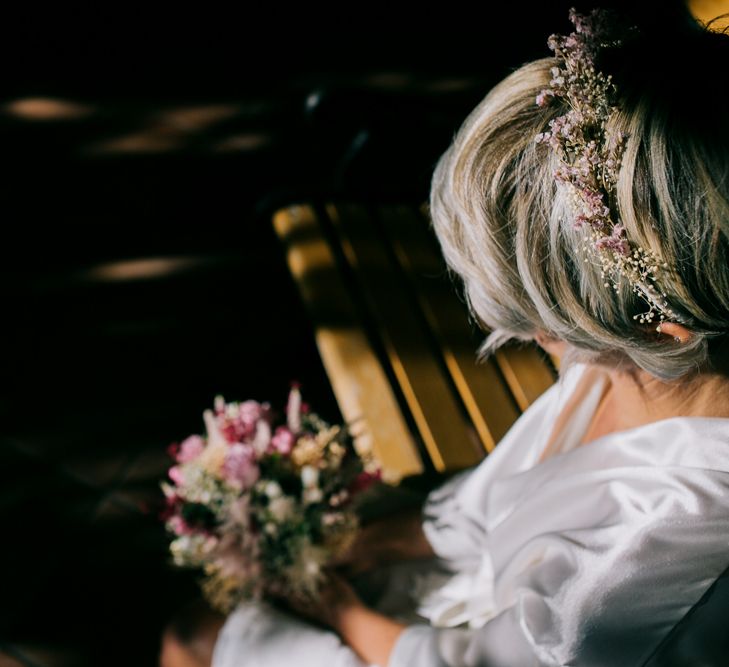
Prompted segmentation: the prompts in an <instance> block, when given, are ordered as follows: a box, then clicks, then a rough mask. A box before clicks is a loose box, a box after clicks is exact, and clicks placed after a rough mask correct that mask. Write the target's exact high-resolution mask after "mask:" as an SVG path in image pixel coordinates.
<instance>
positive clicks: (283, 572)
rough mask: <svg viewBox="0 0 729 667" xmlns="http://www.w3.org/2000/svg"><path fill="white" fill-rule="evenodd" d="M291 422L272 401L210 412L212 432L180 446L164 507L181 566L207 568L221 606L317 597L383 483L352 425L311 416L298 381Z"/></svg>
mask: <svg viewBox="0 0 729 667" xmlns="http://www.w3.org/2000/svg"><path fill="white" fill-rule="evenodd" d="M285 412H286V414H285V419H282V420H280V421H281V422H283V423H277V420H276V419H275V418H274V412H273V411H272V409H271V406H270V405H269V404H268V403H259V402H256V401H244V402H240V403H238V402H231V403H226V402H225V400H224V399H223V397H222V396H216V397H215V401H214V409H213V410H209V409H208V410H205V411H204V413H203V419H204V422H205V427H206V431H207V433H206V435H204V436H200V435H191V436H189V437H188V438H186V439H185V440H183V441H182V442H181V443H179V444H177V443H173V445H172V446H171V454H172V456H173V458H174V461H175V464H174V466H173V467H172V468H170V470H169V477H170V480H171V482H172V483H169V482H164V483H163V484H162V490H163V491H164V494H165V498H166V509H165V511H164V513H163V519H164V520H165V523H166V526H167V528H168V530H169V531H170V532H171V533H173V534H174V539H173V541H172V542H171V544H170V550H171V553H172V557H173V562H174V563H175V565H178V566H181V567H194V568H201V569H202V570H203V573H204V578H203V583H202V586H203V592H204V593H205V595H206V597H207V598H208V600H209V601H210V602H211V604H213V605H214V606H215V607H216V608H218V609H220V610H221V611H223V612H227V611H230V610H231V609H232V608H233V607H234V606H235V605H236V604H237V603H238V602H239V601H242V600H248V599H260V598H261V597H264V596H277V597H281V596H283V597H291V596H296V597H306V596H310V597H311V596H316V594H317V590H318V588H319V586H320V584H321V583H322V582H323V580H324V577H325V574H324V568H325V567H326V566H327V565H328V564H329V563H330V562H332V561H333V560H334V559H335V558H336V557H337V556H338V555H339V554H341V553H343V551H345V550H346V549H347V548H348V546H349V545H350V544H351V542H352V540H353V538H354V536H355V533H356V531H357V528H358V521H357V515H356V513H355V506H354V502H353V501H354V500H355V498H356V496H357V495H358V494H359V493H361V492H362V491H363V490H364V489H366V488H368V487H369V486H370V485H371V484H372V483H373V482H374V481H376V480H377V479H379V477H380V472H379V469H378V468H377V466H376V464H375V463H374V461H373V460H372V459H371V457H369V456H368V455H366V454H360V453H358V452H357V451H356V449H355V447H354V441H353V438H352V436H351V434H350V433H349V431H348V429H347V428H346V427H343V426H336V425H334V426H332V425H330V424H328V423H326V422H325V421H324V420H322V419H321V418H320V417H319V416H317V415H316V414H314V413H312V412H310V411H309V410H308V408H307V406H306V405H305V404H303V403H302V401H301V394H300V392H299V390H298V388H297V387H293V388H292V390H291V392H290V394H289V399H288V404H287V407H286V411H285Z"/></svg>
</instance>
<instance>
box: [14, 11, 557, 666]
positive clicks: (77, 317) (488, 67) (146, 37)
mask: <svg viewBox="0 0 729 667" xmlns="http://www.w3.org/2000/svg"><path fill="white" fill-rule="evenodd" d="M569 4H570V3H560V2H554V3H553V2H550V3H535V4H534V5H525V4H516V3H513V4H512V5H509V6H503V5H498V7H494V6H489V5H488V4H484V5H482V6H481V7H480V8H478V11H477V13H475V14H474V9H473V8H471V9H465V8H458V7H455V6H449V7H441V8H440V14H436V15H433V16H426V15H425V14H423V13H422V11H421V8H418V9H417V12H416V11H415V10H413V12H410V14H409V16H407V17H397V19H396V18H395V16H394V12H393V10H392V7H390V8H388V9H387V10H383V11H381V12H377V11H375V9H374V8H372V7H368V8H367V11H366V12H364V11H363V10H362V9H361V8H360V9H357V8H356V7H354V6H347V7H346V11H345V8H344V7H342V8H340V10H332V12H331V13H330V14H328V15H324V14H322V15H320V16H319V15H314V14H313V12H311V11H310V9H309V8H308V7H307V8H302V10H300V11H299V15H298V16H293V15H292V14H291V13H290V11H289V10H288V9H286V8H284V7H273V8H271V10H270V15H263V12H260V13H256V14H255V15H254V14H253V13H251V10H250V8H246V7H238V8H237V9H238V10H239V11H241V12H242V13H241V14H238V15H233V14H228V15H226V14H224V13H219V12H216V11H215V10H213V9H208V10H205V11H204V12H203V11H202V9H201V8H200V7H197V8H196V9H195V12H196V13H194V14H192V13H189V14H188V13H185V12H186V11H190V12H192V9H190V10H185V9H184V8H182V6H181V5H178V6H177V7H175V8H171V9H170V10H169V13H162V14H161V15H159V16H155V17H154V19H152V18H151V17H150V15H149V9H148V8H147V9H144V10H141V9H140V10H138V11H134V10H132V9H130V8H129V7H125V9H124V12H123V13H122V12H121V11H119V12H118V13H117V12H115V11H113V10H109V11H107V14H106V15H104V16H102V15H100V14H99V15H93V14H91V13H89V12H88V11H87V12H79V14H78V16H75V15H73V14H72V13H71V11H70V10H69V11H68V13H66V14H65V15H63V16H51V15H49V14H48V13H46V12H45V10H42V9H41V8H35V9H34V10H33V11H34V12H35V15H31V16H25V17H23V19H22V20H20V19H17V20H16V19H11V18H10V17H8V16H6V17H5V19H6V20H5V23H4V26H3V28H2V35H1V39H0V41H1V42H2V43H1V45H0V63H2V76H1V77H0V106H1V109H0V161H1V162H2V178H0V212H1V215H2V223H1V224H2V241H1V242H0V253H1V258H2V261H0V296H1V297H2V305H3V314H4V317H3V321H2V334H1V336H2V340H1V341H0V343H1V345H0V369H1V371H2V379H3V382H2V390H1V391H2V393H1V394H0V416H1V418H2V420H1V422H0V423H1V424H2V427H1V431H0V436H1V437H2V441H1V442H0V480H1V481H0V531H1V532H0V535H1V536H2V537H0V539H1V540H2V544H1V546H0V550H1V551H0V559H1V560H0V665H3V666H5V665H17V664H23V665H34V666H41V665H43V666H52V665H77V664H78V665H107V666H113V665H153V664H156V656H157V651H158V639H159V634H160V631H161V628H162V627H163V625H164V623H165V621H166V620H167V619H168V618H169V616H170V614H171V613H172V612H173V611H174V610H175V609H176V608H178V607H179V606H180V604H182V603H183V602H184V601H185V600H187V599H189V598H190V597H191V596H193V595H194V594H195V584H194V580H193V579H192V577H191V576H190V575H189V574H188V573H180V572H175V571H173V570H172V569H171V568H170V567H169V565H168V563H167V555H166V544H167V541H166V537H165V535H164V531H163V527H162V525H161V524H160V522H159V520H158V518H157V505H158V502H159V496H160V492H159V486H158V485H159V481H160V479H161V478H162V477H163V476H164V473H165V469H166V467H167V465H168V460H167V458H166V454H165V449H166V447H167V445H168V444H169V443H170V442H172V441H173V440H179V439H180V438H182V437H184V436H186V435H188V434H189V433H192V432H199V431H200V430H201V428H202V421H201V414H202V410H203V409H204V408H206V407H209V406H210V405H211V404H212V400H213V396H214V395H215V394H217V393H222V394H223V395H224V396H225V397H226V398H229V399H230V400H243V399H246V398H256V399H260V400H264V399H267V400H270V401H272V402H273V403H275V404H282V402H283V400H284V398H285V395H286V393H287V391H288V386H289V381H290V380H291V379H298V380H300V381H301V382H302V384H303V391H304V393H305V396H306V397H307V398H308V400H309V401H310V402H311V403H312V404H314V405H315V406H316V408H317V409H318V411H319V412H321V413H323V414H324V415H325V416H327V417H329V418H331V419H337V409H336V404H335V402H334V400H333V397H332V395H331V391H330V389H329V384H328V381H327V379H326V376H325V374H324V372H323V369H322V368H321V365H320V362H319V359H318V356H317V352H316V348H315V346H314V343H313V338H312V329H311V325H310V324H309V322H308V321H307V319H306V315H305V313H304V311H303V308H302V306H301V304H300V303H299V301H298V297H297V293H296V288H295V285H294V284H293V283H292V281H291V279H290V277H289V274H288V272H287V269H286V265H285V261H284V258H283V254H282V250H281V248H280V247H279V245H278V243H277V241H276V238H275V236H274V235H273V232H272V229H271V224H270V216H271V212H272V211H273V210H274V209H275V208H276V207H277V206H278V205H283V204H286V203H291V202H294V201H300V200H308V199H312V198H316V197H322V196H332V197H333V196H336V197H339V198H349V199H354V200H358V201H366V202H379V201H403V202H420V201H423V200H425V199H426V198H427V194H428V184H429V178H430V173H431V171H432V168H433V166H434V164H435V161H436V160H437V157H438V156H439V155H440V153H441V152H442V151H443V150H444V149H445V148H446V146H447V145H448V142H449V141H450V139H451V138H452V136H453V133H454V132H455V130H456V129H457V128H458V126H459V124H460V123H461V122H462V121H463V119H464V118H465V116H466V115H467V113H468V112H469V111H470V110H471V109H472V108H473V107H474V106H475V104H476V103H477V102H478V101H479V100H480V99H482V97H483V96H484V95H485V94H486V92H487V91H488V90H489V88H490V87H491V86H492V85H493V84H494V83H495V82H496V81H498V80H499V79H501V78H502V77H503V76H504V75H506V74H507V73H508V72H509V71H511V69H513V68H515V67H517V66H518V65H520V64H522V63H523V62H525V61H527V60H529V59H532V58H534V57H539V56H546V55H549V51H548V50H547V48H546V39H547V37H548V35H549V34H550V33H551V32H556V31H561V32H564V31H565V30H566V29H567V28H568V27H569V24H568V22H567V20H566V16H567V8H568V7H569ZM546 5H548V6H546ZM365 14H366V15H365ZM284 19H285V20H284ZM325 19H326V20H327V21H328V22H329V25H325V22H324V21H325ZM416 19H417V20H416ZM59 101H61V102H63V104H60V103H59ZM59 114H60V115H59ZM3 661H5V662H3Z"/></svg>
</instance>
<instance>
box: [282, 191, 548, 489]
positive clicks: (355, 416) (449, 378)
mask: <svg viewBox="0 0 729 667" xmlns="http://www.w3.org/2000/svg"><path fill="white" fill-rule="evenodd" d="M273 224H274V228H275V230H276V233H277V234H278V236H279V238H280V239H281V241H282V242H283V243H284V245H285V248H286V253H287V260H288V265H289V267H290V270H291V273H292V275H293V276H294V278H295V280H296V283H297V284H298V286H299V289H300V292H301V295H302V298H303V300H304V302H305V304H306V306H307V309H308V311H309V314H310V316H311V319H312V324H313V327H314V331H315V336H316V342H317V345H318V348H319V352H320V354H321V358H322V361H323V364H324V367H325V369H326V371H327V374H328V376H329V378H330V381H331V383H332V387H333V390H334V394H335V396H336V398H337V401H338V403H339V406H340V409H341V412H342V415H343V417H344V418H345V420H347V421H348V422H352V423H354V424H355V426H356V429H357V430H356V433H357V435H358V442H360V443H361V444H362V446H365V447H367V446H371V447H372V448H373V449H374V451H375V453H376V455H377V456H378V457H379V459H380V461H381V462H382V464H383V467H384V469H385V471H386V473H387V475H388V478H389V480H390V481H397V480H398V479H399V478H401V477H403V476H409V475H414V474H418V473H423V472H433V471H435V472H453V471H456V470H459V469H462V468H466V467H469V466H472V465H475V464H477V463H478V462H479V461H480V460H481V459H482V458H483V457H484V456H485V455H487V454H488V452H490V451H492V450H493V448H494V447H495V445H496V444H497V443H498V441H499V439H500V438H501V437H502V436H503V435H504V433H505V432H506V431H507V430H508V428H509V427H510V426H511V424H512V423H513V422H514V420H515V419H516V418H517V417H518V416H519V414H520V413H521V412H522V411H523V410H525V409H526V408H527V407H528V406H529V405H530V404H531V403H532V402H533V401H534V400H535V399H536V398H537V397H538V396H539V395H540V394H541V393H542V392H543V391H544V390H545V389H547V388H548V387H549V386H550V385H551V384H552V383H553V382H554V380H555V378H556V371H555V366H554V363H553V361H552V360H550V359H549V358H548V357H547V356H546V355H544V354H543V353H542V352H541V350H539V348H537V347H536V346H523V345H522V346H511V347H508V348H506V349H502V350H501V351H499V352H498V353H497V354H496V355H495V356H494V357H493V358H492V359H489V360H488V361H487V362H486V363H484V364H476V361H475V358H476V348H477V346H478V343H479V342H480V340H482V338H483V333H478V332H477V330H476V327H475V326H474V324H473V323H472V322H471V320H470V319H469V317H468V312H467V308H466V306H465V304H464V303H463V302H462V300H461V299H460V298H459V296H458V294H457V291H456V289H455V286H454V284H453V283H452V282H451V281H450V279H449V278H448V275H447V272H446V268H445V264H444V261H443V259H442V257H441V254H440V249H439V247H438V244H437V240H436V239H435V236H434V234H433V232H432V230H431V229H430V227H429V225H428V219H427V213H426V208H425V207H424V206H414V205H386V206H375V207H368V206H364V205H361V204H352V203H333V202H329V203H326V202H322V203H304V204H296V205H292V206H288V207H286V208H282V209H280V210H278V211H277V212H276V213H275V214H274V216H273Z"/></svg>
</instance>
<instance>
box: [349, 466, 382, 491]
mask: <svg viewBox="0 0 729 667" xmlns="http://www.w3.org/2000/svg"><path fill="white" fill-rule="evenodd" d="M381 479H382V471H381V470H377V471H376V472H374V473H371V472H367V471H363V472H361V473H360V474H359V475H357V477H356V478H355V480H354V482H352V484H351V485H350V487H349V491H350V492H351V493H352V494H357V493H361V492H362V491H366V490H367V489H369V488H370V487H371V486H372V485H373V484H375V483H376V482H379V481H380V480H381Z"/></svg>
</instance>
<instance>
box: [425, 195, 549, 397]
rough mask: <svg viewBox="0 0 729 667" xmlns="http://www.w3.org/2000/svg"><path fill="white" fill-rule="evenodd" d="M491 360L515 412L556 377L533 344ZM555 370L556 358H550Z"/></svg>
mask: <svg viewBox="0 0 729 667" xmlns="http://www.w3.org/2000/svg"><path fill="white" fill-rule="evenodd" d="M419 211H420V214H421V215H422V216H423V217H424V218H425V219H426V220H428V219H429V217H430V212H429V210H428V204H427V202H424V203H423V204H421V206H420V207H419ZM494 361H495V362H496V364H497V365H498V367H499V369H500V370H501V373H502V374H503V376H504V379H505V380H506V382H507V384H508V385H509V389H510V390H511V393H512V394H513V396H514V400H515V401H516V403H517V405H518V406H519V409H520V410H522V411H524V410H526V409H527V408H528V407H529V406H530V405H531V404H532V403H533V402H534V401H535V400H536V399H537V398H539V396H541V395H542V394H543V393H544V392H545V391H546V390H547V389H549V387H551V386H552V384H554V381H555V380H556V376H555V374H554V372H553V371H552V369H551V368H550V367H549V365H548V364H547V363H546V362H545V359H544V357H543V356H542V354H541V353H540V352H539V350H537V348H536V345H524V344H515V345H507V346H505V347H503V348H501V349H500V350H498V351H497V352H496V353H495V354H494ZM552 363H553V364H554V367H555V368H556V369H559V358H557V357H552Z"/></svg>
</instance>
